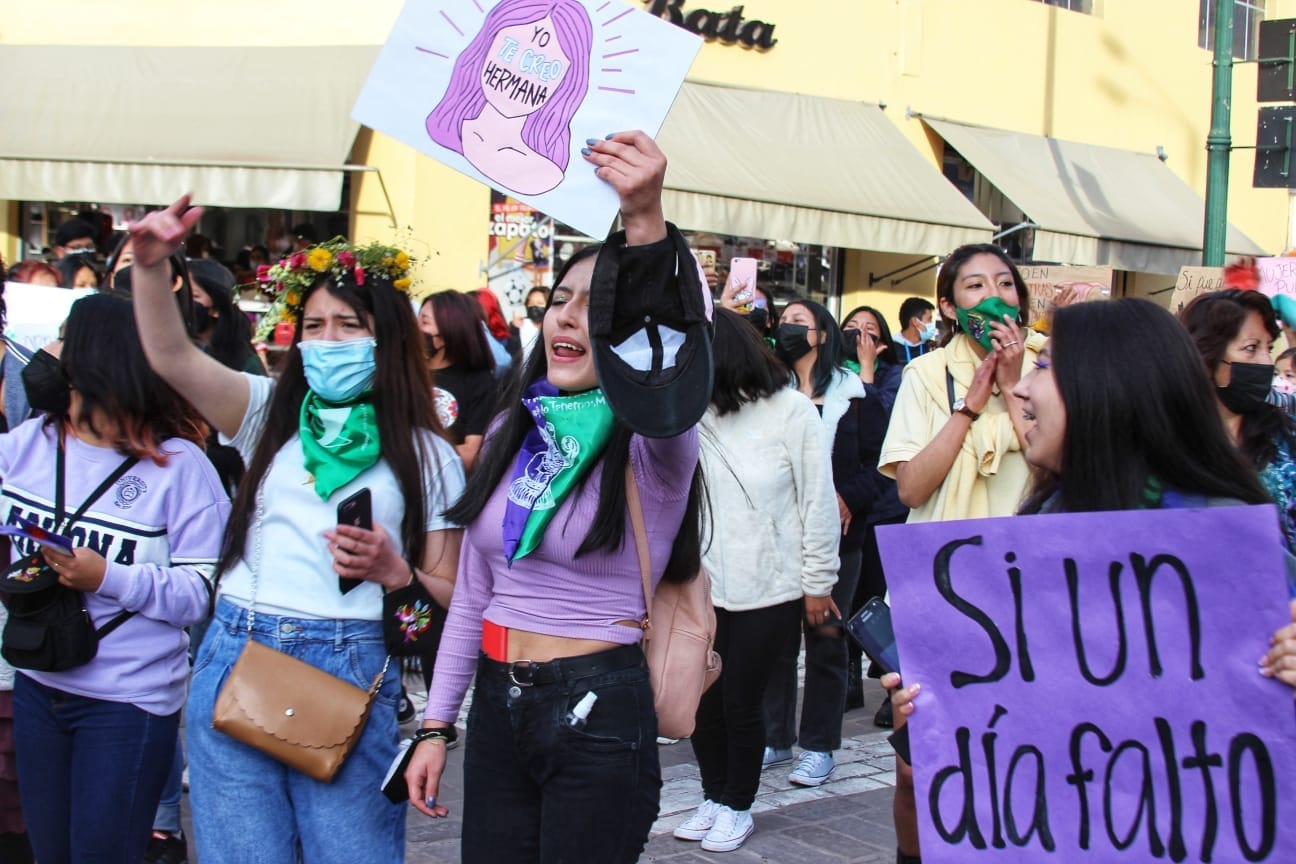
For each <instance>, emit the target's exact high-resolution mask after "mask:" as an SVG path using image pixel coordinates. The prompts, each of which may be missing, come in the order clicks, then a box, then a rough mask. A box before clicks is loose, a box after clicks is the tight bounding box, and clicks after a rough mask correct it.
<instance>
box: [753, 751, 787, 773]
mask: <svg viewBox="0 0 1296 864" xmlns="http://www.w3.org/2000/svg"><path fill="white" fill-rule="evenodd" d="M791 761H792V748H791V747H788V748H786V749H783V748H775V747H766V748H765V753H764V755H763V756H761V770H762V771H764V770H765V769H766V768H769V767H771V766H773V765H780V764H782V763H784V762H791Z"/></svg>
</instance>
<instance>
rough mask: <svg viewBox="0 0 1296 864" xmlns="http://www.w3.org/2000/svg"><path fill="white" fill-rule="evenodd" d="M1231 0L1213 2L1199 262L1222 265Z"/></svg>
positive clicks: (1228, 138)
mask: <svg viewBox="0 0 1296 864" xmlns="http://www.w3.org/2000/svg"><path fill="white" fill-rule="evenodd" d="M1233 6H1234V0H1216V2H1215V61H1214V66H1215V71H1214V75H1213V87H1212V94H1211V128H1210V134H1209V135H1207V136H1206V152H1207V162H1206V219H1205V222H1206V228H1205V232H1204V237H1203V239H1202V265H1203V266H1205V267H1222V266H1224V237H1225V234H1226V233H1227V230H1228V172H1229V149H1230V147H1231V145H1232V143H1233V139H1232V137H1231V136H1230V135H1229V112H1230V108H1231V106H1232V100H1233Z"/></svg>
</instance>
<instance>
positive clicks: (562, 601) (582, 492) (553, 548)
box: [423, 429, 698, 723]
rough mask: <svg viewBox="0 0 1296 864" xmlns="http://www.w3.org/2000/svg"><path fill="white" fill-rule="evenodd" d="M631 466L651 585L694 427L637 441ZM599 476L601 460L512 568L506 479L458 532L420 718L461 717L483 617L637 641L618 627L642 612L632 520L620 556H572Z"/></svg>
mask: <svg viewBox="0 0 1296 864" xmlns="http://www.w3.org/2000/svg"><path fill="white" fill-rule="evenodd" d="M488 443H489V442H488ZM630 462H631V464H632V465H633V466H634V471H635V479H636V480H637V481H638V484H639V497H640V499H641V500H642V502H643V510H644V524H645V525H646V527H647V529H648V546H649V549H650V552H651V557H652V574H653V587H654V588H655V587H656V585H657V581H658V580H659V579H661V575H662V572H663V571H664V570H665V569H666V561H667V559H668V558H669V557H670V551H671V546H672V545H674V542H675V535H676V534H678V533H679V528H680V523H681V522H682V521H683V519H684V510H685V507H686V505H687V503H688V491H689V485H690V482H691V481H692V478H693V470H694V469H695V468H696V467H697V463H698V439H697V430H696V429H690V430H689V431H687V432H685V433H684V434H683V435H680V436H678V437H676V438H662V439H654V438H642V437H640V436H637V435H636V436H635V437H633V438H632V439H631V443H630ZM602 476H603V462H601V461H600V462H599V463H598V464H597V465H595V466H594V468H593V470H591V471H590V476H589V477H588V478H587V480H586V482H585V484H584V486H582V487H580V488H578V489H577V490H576V491H574V492H572V494H571V496H570V497H569V498H568V499H567V500H566V501H564V502H563V503H562V506H561V507H559V508H558V512H557V513H555V514H554V517H553V520H552V521H551V522H550V523H549V527H548V530H546V531H545V535H544V539H543V540H541V542H540V545H539V546H538V547H536V549H535V551H533V552H532V553H531V554H530V555H528V556H526V557H525V558H522V559H520V560H517V561H514V562H513V566H512V567H509V566H508V564H507V563H506V561H505V558H504V541H503V532H502V525H503V521H504V505H505V502H506V500H507V498H508V486H509V481H510V477H509V475H507V474H506V475H505V476H504V478H503V479H502V480H501V481H500V483H499V486H497V487H496V489H495V492H494V494H493V495H492V496H491V498H490V500H489V501H488V502H487V503H486V506H485V507H484V508H483V509H482V511H481V513H480V514H478V516H477V518H476V519H475V520H474V521H473V523H472V524H471V525H469V526H468V528H467V529H466V530H465V531H464V537H463V546H462V548H461V549H460V552H459V575H458V577H457V579H456V581H455V589H454V597H453V598H452V600H451V602H450V611H449V614H448V615H447V617H446V625H445V631H444V633H443V635H442V637H441V646H440V648H439V649H438V650H437V661H436V672H435V674H433V676H432V689H431V691H430V692H429V693H428V702H427V710H426V711H424V713H423V716H424V717H425V718H426V719H429V720H440V721H443V722H446V723H453V722H455V720H456V719H458V716H459V708H460V706H461V705H462V704H463V699H464V694H465V693H467V692H468V684H469V682H470V681H471V680H472V676H473V671H474V670H475V669H476V666H477V656H478V654H479V653H480V652H481V631H482V619H483V618H487V619H489V620H490V621H491V622H493V623H495V624H499V625H501V626H503V627H508V628H511V629H516V630H527V631H530V632H533V633H543V634H546V635H549V636H566V637H571V638H577V639H601V640H603V641H605V642H615V643H618V644H623V645H625V644H633V643H635V642H638V641H639V640H640V638H641V637H642V636H643V631H641V630H640V629H639V628H638V627H627V626H625V625H624V624H618V623H617V622H618V621H641V620H642V619H643V616H644V601H643V577H642V576H641V575H640V573H639V553H638V551H637V549H636V547H635V543H634V532H633V529H632V528H631V526H630V517H629V515H628V514H627V515H626V521H625V543H624V544H623V545H622V546H621V548H620V550H618V551H617V552H615V553H611V554H609V553H607V552H603V551H598V552H592V553H588V554H586V555H583V556H582V557H580V558H577V557H576V550H577V549H578V548H579V547H580V544H581V542H582V541H584V539H585V534H586V533H587V532H588V531H589V526H590V523H591V522H592V521H593V518H594V512H595V510H596V509H597V506H598V490H599V485H600V481H601V478H602Z"/></svg>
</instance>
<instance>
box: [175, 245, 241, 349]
mask: <svg viewBox="0 0 1296 864" xmlns="http://www.w3.org/2000/svg"><path fill="white" fill-rule="evenodd" d="M189 276H190V278H192V279H193V281H194V282H196V283H197V284H198V286H199V287H201V288H202V289H203V291H205V292H206V293H207V296H208V297H210V298H211V301H212V311H213V312H215V313H217V314H216V320H215V321H213V322H212V325H211V328H212V329H211V334H210V335H209V336H208V337H207V350H208V351H209V352H210V353H211V356H213V357H215V358H216V359H217V360H219V361H220V362H221V363H222V364H223V365H225V366H228V367H229V368H230V369H240V370H241V369H242V368H243V367H244V366H246V365H247V362H248V360H249V359H251V357H252V355H253V353H254V352H253V350H252V324H251V322H249V321H248V317H247V315H245V314H243V311H242V310H241V309H239V308H238V307H237V306H235V305H234V274H233V273H231V272H230V271H229V269H228V268H226V267H225V266H224V265H223V264H219V263H217V262H215V261H211V260H208V259H206V258H197V259H194V260H192V261H190V262H189ZM195 327H197V322H195ZM200 332H201V331H200Z"/></svg>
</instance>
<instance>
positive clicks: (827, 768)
mask: <svg viewBox="0 0 1296 864" xmlns="http://www.w3.org/2000/svg"><path fill="white" fill-rule="evenodd" d="M834 767H835V766H834V765H833V758H832V754H831V753H822V752H820V751H818V750H803V751H801V758H800V759H798V760H797V764H796V767H795V768H793V769H792V773H791V774H789V775H788V782H789V783H795V784H797V785H798V786H822V785H823V782H824V781H825V780H827V779H828V775H829V774H831V773H832V772H833V768H834Z"/></svg>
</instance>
